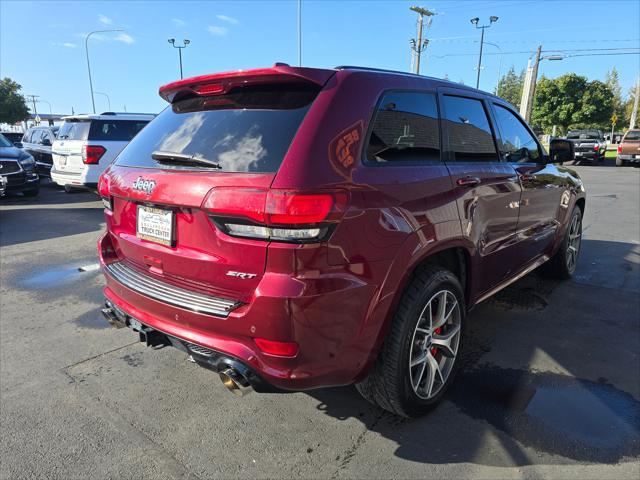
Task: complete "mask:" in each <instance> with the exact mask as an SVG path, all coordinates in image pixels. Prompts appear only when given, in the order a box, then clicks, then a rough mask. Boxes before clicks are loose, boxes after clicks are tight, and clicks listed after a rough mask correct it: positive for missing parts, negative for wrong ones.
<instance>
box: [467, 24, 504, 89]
mask: <svg viewBox="0 0 640 480" xmlns="http://www.w3.org/2000/svg"><path fill="white" fill-rule="evenodd" d="M479 21H480V19H479V18H478V17H475V18H472V19H471V23H472V24H473V25H475V27H476V28H479V29H481V30H482V35H480V55H479V56H478V76H477V77H476V89H477V88H480V70H481V69H482V47H483V46H484V31H485V30H486V29H487V28H489V27H491V25H492V24H494V23H495V22H497V21H498V17H496V16H495V15H491V16H490V17H489V25H478V22H479Z"/></svg>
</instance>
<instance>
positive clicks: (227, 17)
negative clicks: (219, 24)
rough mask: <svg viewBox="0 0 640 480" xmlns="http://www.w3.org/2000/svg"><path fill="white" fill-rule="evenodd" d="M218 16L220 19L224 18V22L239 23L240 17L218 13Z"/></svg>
mask: <svg viewBox="0 0 640 480" xmlns="http://www.w3.org/2000/svg"><path fill="white" fill-rule="evenodd" d="M216 17H217V18H218V20H222V21H223V22H227V23H233V24H234V25H235V24H236V23H238V19H236V18H233V17H229V16H227V15H216Z"/></svg>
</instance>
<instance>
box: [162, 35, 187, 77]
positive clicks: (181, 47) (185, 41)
mask: <svg viewBox="0 0 640 480" xmlns="http://www.w3.org/2000/svg"><path fill="white" fill-rule="evenodd" d="M167 41H168V42H169V43H170V44H171V45H173V48H177V49H178V58H179V59H180V78H184V77H183V76H182V49H183V48H187V45H189V44H190V43H191V41H190V40H186V39H185V40H182V45H176V39H175V38H170V39H169V40H167Z"/></svg>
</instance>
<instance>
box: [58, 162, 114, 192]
mask: <svg viewBox="0 0 640 480" xmlns="http://www.w3.org/2000/svg"><path fill="white" fill-rule="evenodd" d="M100 173H101V172H98V171H97V170H95V169H92V168H90V167H89V166H86V167H85V168H84V169H83V170H82V171H81V172H62V171H59V170H56V167H55V165H54V166H53V167H52V168H51V171H50V175H51V180H52V181H53V182H55V183H57V184H58V185H60V186H61V187H64V186H65V185H69V186H72V187H81V188H82V187H85V188H96V186H97V185H98V178H99V177H100Z"/></svg>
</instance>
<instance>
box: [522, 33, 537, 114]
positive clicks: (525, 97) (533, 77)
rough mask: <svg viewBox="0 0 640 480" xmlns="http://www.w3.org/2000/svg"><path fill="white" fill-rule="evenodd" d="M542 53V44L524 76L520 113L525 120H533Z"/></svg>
mask: <svg viewBox="0 0 640 480" xmlns="http://www.w3.org/2000/svg"><path fill="white" fill-rule="evenodd" d="M541 55H542V45H538V49H537V50H536V57H535V60H534V61H533V65H531V59H529V64H528V65H527V73H526V75H525V78H524V86H523V88H522V97H521V100H520V115H522V117H524V119H525V121H527V122H529V121H531V112H532V111H533V99H534V97H535V94H536V82H537V79H538V66H539V65H540V59H541V58H542V57H541Z"/></svg>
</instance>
